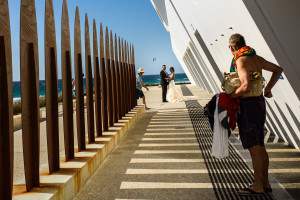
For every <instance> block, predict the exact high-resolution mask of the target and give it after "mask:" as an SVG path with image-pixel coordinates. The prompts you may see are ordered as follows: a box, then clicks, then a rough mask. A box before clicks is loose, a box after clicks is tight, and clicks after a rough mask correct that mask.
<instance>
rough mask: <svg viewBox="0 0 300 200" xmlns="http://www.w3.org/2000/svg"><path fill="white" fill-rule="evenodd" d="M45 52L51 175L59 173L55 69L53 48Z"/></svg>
mask: <svg viewBox="0 0 300 200" xmlns="http://www.w3.org/2000/svg"><path fill="white" fill-rule="evenodd" d="M46 48H47V47H46ZM49 50H50V52H49ZM45 52H46V55H45V60H46V62H45V67H46V125H47V147H48V163H49V173H50V174H51V173H53V172H54V171H59V132H58V99H57V97H58V95H57V71H56V70H57V69H56V53H55V48H54V47H51V48H50V49H48V50H45ZM48 53H50V55H49V54H48ZM47 54H48V55H47ZM47 57H48V58H47Z"/></svg>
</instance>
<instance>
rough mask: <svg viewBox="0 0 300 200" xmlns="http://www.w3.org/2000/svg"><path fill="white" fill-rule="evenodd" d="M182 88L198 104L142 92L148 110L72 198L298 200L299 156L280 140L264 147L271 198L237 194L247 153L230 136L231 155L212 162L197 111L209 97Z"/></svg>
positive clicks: (247, 178)
mask: <svg viewBox="0 0 300 200" xmlns="http://www.w3.org/2000/svg"><path fill="white" fill-rule="evenodd" d="M178 89H180V87H179V86H178ZM182 89H183V93H184V94H185V95H196V96H197V97H198V101H190V102H181V103H175V104H171V103H161V89H158V88H157V87H151V88H150V91H149V92H145V95H146V100H147V104H148V106H149V107H151V108H152V109H151V111H149V112H147V113H146V114H144V115H143V116H142V117H141V118H140V119H139V120H138V121H137V122H136V124H135V125H134V126H133V127H132V128H131V130H129V132H128V134H127V135H126V136H125V137H124V139H123V140H122V141H121V142H120V144H119V145H118V146H117V148H116V149H115V150H114V151H113V152H112V153H111V154H110V155H109V156H108V158H107V159H106V161H105V162H104V163H103V164H102V165H101V167H100V168H99V169H98V170H97V171H96V172H95V174H94V175H93V176H92V177H91V178H90V179H89V181H88V182H87V184H86V185H85V186H84V187H83V189H82V190H81V192H80V193H79V194H78V196H77V198H76V199H77V200H81V199H286V200H287V199H292V197H294V198H295V199H297V198H298V197H299V195H300V189H299V188H300V170H299V166H300V159H299V158H300V152H299V151H298V150H295V149H293V148H291V147H288V146H286V145H285V144H284V143H282V142H281V143H278V144H267V147H268V148H269V149H270V150H269V153H270V160H271V163H270V169H271V172H272V176H271V177H270V180H271V182H272V183H271V184H272V187H273V189H274V191H273V194H267V195H265V196H264V197H262V198H240V197H239V196H237V194H236V191H237V190H238V188H241V187H246V186H247V185H248V184H249V183H251V182H252V181H253V172H252V170H251V160H250V159H249V153H248V152H247V151H245V150H243V149H242V148H241V144H240V142H239V140H238V139H237V138H236V137H235V136H234V135H232V136H231V137H230V146H229V149H230V156H229V157H228V158H226V159H222V160H217V159H214V158H212V157H211V156H210V148H211V138H212V133H211V131H210V128H209V125H208V123H207V120H206V119H205V117H204V116H203V111H202V106H204V105H205V104H206V103H207V102H208V100H209V99H210V98H211V97H212V94H209V93H207V92H206V91H204V90H202V89H200V88H199V87H196V86H188V88H186V87H182ZM249 165H250V166H249ZM274 177H275V178H274ZM277 179H278V180H279V182H281V183H282V184H279V183H278V180H277ZM282 186H284V187H286V189H287V190H288V192H289V194H288V193H287V192H286V190H284V189H283V188H282ZM291 195H292V196H291Z"/></svg>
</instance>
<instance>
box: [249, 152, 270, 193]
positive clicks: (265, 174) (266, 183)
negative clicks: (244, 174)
mask: <svg viewBox="0 0 300 200" xmlns="http://www.w3.org/2000/svg"><path fill="white" fill-rule="evenodd" d="M260 150H261V155H262V158H263V170H262V183H263V187H264V188H271V185H270V182H269V155H268V153H267V151H266V147H265V146H260ZM250 186H254V183H253V184H250Z"/></svg>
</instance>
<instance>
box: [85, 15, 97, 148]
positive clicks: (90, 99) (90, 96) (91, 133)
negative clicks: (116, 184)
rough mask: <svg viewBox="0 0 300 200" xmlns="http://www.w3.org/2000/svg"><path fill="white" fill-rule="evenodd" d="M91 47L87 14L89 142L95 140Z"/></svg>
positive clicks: (86, 70) (86, 60)
mask: <svg viewBox="0 0 300 200" xmlns="http://www.w3.org/2000/svg"><path fill="white" fill-rule="evenodd" d="M91 59H92V58H91V48H90V32H89V22H88V16H87V14H85V74H86V103H87V126H88V142H89V143H93V142H95V125H94V123H95V122H94V100H93V98H94V95H93V78H92V77H93V74H92V60H91Z"/></svg>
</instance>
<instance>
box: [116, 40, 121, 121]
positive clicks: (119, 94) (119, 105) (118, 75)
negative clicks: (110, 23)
mask: <svg viewBox="0 0 300 200" xmlns="http://www.w3.org/2000/svg"><path fill="white" fill-rule="evenodd" d="M115 66H116V89H117V91H116V93H117V110H118V115H117V122H118V120H119V119H121V117H122V115H121V87H120V82H121V80H120V67H119V59H118V40H117V35H116V34H115Z"/></svg>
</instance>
